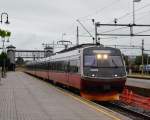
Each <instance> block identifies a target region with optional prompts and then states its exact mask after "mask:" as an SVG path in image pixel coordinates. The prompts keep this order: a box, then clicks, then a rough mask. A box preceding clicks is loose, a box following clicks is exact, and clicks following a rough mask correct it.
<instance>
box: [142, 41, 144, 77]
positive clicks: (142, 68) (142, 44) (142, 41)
mask: <svg viewBox="0 0 150 120" xmlns="http://www.w3.org/2000/svg"><path fill="white" fill-rule="evenodd" d="M143 70H144V39H143V40H142V75H143V72H144V71H143Z"/></svg>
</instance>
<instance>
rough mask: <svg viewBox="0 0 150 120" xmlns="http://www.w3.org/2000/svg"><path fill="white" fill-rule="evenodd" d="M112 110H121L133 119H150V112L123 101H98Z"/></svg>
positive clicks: (120, 111)
mask: <svg viewBox="0 0 150 120" xmlns="http://www.w3.org/2000/svg"><path fill="white" fill-rule="evenodd" d="M97 104H100V105H102V106H104V107H107V108H109V109H111V110H114V111H116V112H119V113H121V114H123V115H125V116H128V117H130V118H131V119H133V120H150V112H149V111H144V110H140V109H138V108H135V107H131V106H128V105H125V104H123V103H121V102H109V103H97Z"/></svg>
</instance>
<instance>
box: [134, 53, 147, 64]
mask: <svg viewBox="0 0 150 120" xmlns="http://www.w3.org/2000/svg"><path fill="white" fill-rule="evenodd" d="M147 59H148V55H147V54H144V64H147ZM148 63H150V57H149V61H148ZM141 64H142V56H137V57H136V58H135V65H141Z"/></svg>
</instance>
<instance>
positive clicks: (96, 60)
mask: <svg viewBox="0 0 150 120" xmlns="http://www.w3.org/2000/svg"><path fill="white" fill-rule="evenodd" d="M102 57H103V58H104V59H101V58H102ZM84 66H85V67H98V68H101V67H106V68H107V67H123V66H124V65H123V61H122V57H121V56H107V55H103V56H101V55H85V56H84Z"/></svg>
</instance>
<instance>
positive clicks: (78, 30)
mask: <svg viewBox="0 0 150 120" xmlns="http://www.w3.org/2000/svg"><path fill="white" fill-rule="evenodd" d="M76 44H77V45H79V28H78V26H77V43H76Z"/></svg>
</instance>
